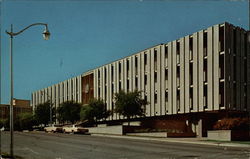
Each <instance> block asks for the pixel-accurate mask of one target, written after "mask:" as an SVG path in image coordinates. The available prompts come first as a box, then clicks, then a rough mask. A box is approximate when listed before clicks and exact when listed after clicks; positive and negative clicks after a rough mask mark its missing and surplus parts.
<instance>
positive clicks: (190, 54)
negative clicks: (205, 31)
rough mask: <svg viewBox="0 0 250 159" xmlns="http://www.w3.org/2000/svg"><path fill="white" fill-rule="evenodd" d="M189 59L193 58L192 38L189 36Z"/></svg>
mask: <svg viewBox="0 0 250 159" xmlns="http://www.w3.org/2000/svg"><path fill="white" fill-rule="evenodd" d="M189 59H190V60H193V38H192V37H190V38H189Z"/></svg>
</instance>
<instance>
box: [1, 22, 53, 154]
mask: <svg viewBox="0 0 250 159" xmlns="http://www.w3.org/2000/svg"><path fill="white" fill-rule="evenodd" d="M35 25H44V26H45V30H44V32H43V37H44V39H45V40H48V39H49V36H50V32H49V30H48V25H47V24H46V23H34V24H31V25H29V26H27V27H26V28H24V29H22V30H20V31H19V32H13V25H12V24H11V27H10V32H8V31H6V33H7V34H8V35H9V36H10V156H11V157H13V156H14V153H13V130H14V129H13V128H14V126H13V37H14V36H17V35H19V34H21V33H22V32H24V31H25V30H27V29H29V28H30V27H32V26H35Z"/></svg>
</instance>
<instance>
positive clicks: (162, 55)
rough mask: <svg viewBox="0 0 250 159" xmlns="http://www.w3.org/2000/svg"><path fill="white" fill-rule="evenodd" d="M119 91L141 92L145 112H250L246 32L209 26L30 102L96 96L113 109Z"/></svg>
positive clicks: (248, 39) (63, 84)
mask: <svg viewBox="0 0 250 159" xmlns="http://www.w3.org/2000/svg"><path fill="white" fill-rule="evenodd" d="M120 90H124V91H133V90H140V91H142V98H144V99H146V100H147V101H148V102H149V104H148V105H147V106H146V116H147V117H157V116H159V117H169V116H175V115H178V117H181V116H187V115H188V114H192V115H196V116H207V117H209V115H210V114H222V116H223V115H225V114H227V112H235V113H246V112H250V32H249V31H246V30H244V29H242V28H240V27H235V26H233V25H231V24H229V23H223V24H217V25H214V26H211V27H209V28H207V29H204V30H200V31H198V32H195V33H193V34H191V35H187V36H185V37H182V38H180V39H177V40H174V41H171V42H168V43H165V44H160V45H157V46H154V47H152V48H148V49H145V50H143V51H140V52H138V53H136V54H133V55H131V56H128V57H125V58H123V59H119V60H117V61H114V62H112V63H109V64H106V65H103V66H101V67H98V68H95V69H93V70H91V71H88V72H86V73H83V74H82V75H80V76H77V77H74V78H71V79H68V80H66V81H63V82H61V83H58V84H55V85H53V86H50V87H47V88H44V89H41V90H38V91H36V92H33V93H32V105H33V107H35V106H37V105H38V104H40V103H44V102H46V101H47V100H49V99H51V100H52V103H54V105H55V106H56V107H58V106H59V104H60V103H62V102H64V101H67V100H74V101H77V102H80V103H83V104H86V103H88V101H89V99H91V98H100V99H103V100H104V101H105V102H106V104H107V109H108V110H113V109H114V108H115V103H114V99H113V97H114V93H116V92H119V91H120ZM200 114H202V115H200ZM204 114H208V115H204ZM198 118H199V117H198ZM121 119H123V117H122V116H119V115H118V114H113V115H112V116H110V117H109V119H108V120H121Z"/></svg>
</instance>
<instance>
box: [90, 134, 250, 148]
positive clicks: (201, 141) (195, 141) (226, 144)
mask: <svg viewBox="0 0 250 159" xmlns="http://www.w3.org/2000/svg"><path fill="white" fill-rule="evenodd" d="M91 135H92V136H104V137H112V138H123V139H135V140H145V141H160V142H175V143H187V144H200V145H210V146H221V147H238V148H249V149H250V142H248V144H247V143H246V144H244V142H242V143H234V142H220V141H208V140H207V138H162V137H141V136H131V135H129V136H128V135H109V134H91Z"/></svg>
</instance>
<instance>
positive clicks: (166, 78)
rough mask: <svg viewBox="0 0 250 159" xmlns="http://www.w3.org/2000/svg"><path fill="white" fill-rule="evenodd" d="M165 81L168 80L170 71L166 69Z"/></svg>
mask: <svg viewBox="0 0 250 159" xmlns="http://www.w3.org/2000/svg"><path fill="white" fill-rule="evenodd" d="M165 80H168V70H167V69H165Z"/></svg>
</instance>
